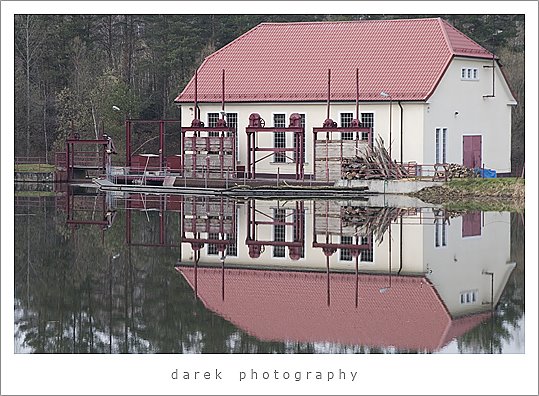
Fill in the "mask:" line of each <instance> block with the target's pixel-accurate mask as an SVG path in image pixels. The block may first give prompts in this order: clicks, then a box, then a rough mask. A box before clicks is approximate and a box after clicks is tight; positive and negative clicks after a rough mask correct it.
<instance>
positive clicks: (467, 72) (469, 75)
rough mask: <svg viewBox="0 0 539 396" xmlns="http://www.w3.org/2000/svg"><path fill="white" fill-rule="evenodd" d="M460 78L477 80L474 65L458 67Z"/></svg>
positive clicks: (477, 75)
mask: <svg viewBox="0 0 539 396" xmlns="http://www.w3.org/2000/svg"><path fill="white" fill-rule="evenodd" d="M460 79H461V80H479V72H478V70H477V68H474V67H463V68H461V69H460Z"/></svg>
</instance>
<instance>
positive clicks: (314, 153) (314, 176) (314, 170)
mask: <svg viewBox="0 0 539 396" xmlns="http://www.w3.org/2000/svg"><path fill="white" fill-rule="evenodd" d="M316 137H317V134H316V132H315V131H313V165H312V166H313V177H312V178H313V179H315V180H316V142H317V140H316Z"/></svg>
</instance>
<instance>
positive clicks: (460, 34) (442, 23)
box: [438, 18, 496, 56]
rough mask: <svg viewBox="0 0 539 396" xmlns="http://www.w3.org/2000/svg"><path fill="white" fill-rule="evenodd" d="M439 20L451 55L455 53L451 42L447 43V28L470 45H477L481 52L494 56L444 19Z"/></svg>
mask: <svg viewBox="0 0 539 396" xmlns="http://www.w3.org/2000/svg"><path fill="white" fill-rule="evenodd" d="M438 19H440V24H441V28H442V31H443V34H444V37H446V38H447V40H448V45H449V50H450V51H451V52H452V54H453V55H456V54H455V52H457V51H455V49H454V48H453V45H452V44H451V41H449V36H448V32H447V30H446V28H447V27H449V28H451V29H452V30H453V31H455V32H456V33H457V34H458V35H459V36H462V37H464V38H465V39H466V40H468V41H471V42H472V43H474V44H475V45H477V46H478V47H479V48H481V49H482V50H483V51H485V52H487V53H489V54H490V55H494V56H496V55H495V54H493V53H492V52H490V51H489V50H487V49H486V48H485V47H483V46H482V45H481V44H479V43H478V42H477V41H475V40H473V39H472V38H470V37H468V36H467V35H465V34H464V33H463V32H461V31H460V30H459V29H457V28H456V27H454V26H453V25H451V24H450V23H449V22H447V21H446V20H445V19H442V18H438Z"/></svg>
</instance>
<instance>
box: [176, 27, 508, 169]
mask: <svg viewBox="0 0 539 396" xmlns="http://www.w3.org/2000/svg"><path fill="white" fill-rule="evenodd" d="M223 70H224V71H225V72H226V80H225V90H224V91H225V94H224V100H225V103H226V109H225V112H226V114H227V121H228V125H229V126H233V127H235V128H236V129H237V139H238V144H237V146H238V147H237V155H236V161H237V165H238V167H242V166H246V165H247V158H248V150H249V147H248V143H247V134H246V129H245V128H246V127H247V126H248V125H249V116H250V115H251V114H253V113H258V114H259V115H260V116H261V117H262V118H263V119H264V120H265V125H266V127H268V126H271V127H286V126H288V122H289V117H290V115H291V114H293V113H298V114H299V115H300V116H301V125H302V126H304V128H305V144H304V147H305V148H304V155H305V164H304V166H305V168H304V172H305V175H306V176H307V177H308V176H309V175H313V173H315V164H314V162H315V159H314V157H315V156H316V154H315V149H314V148H313V147H314V142H313V128H317V127H322V125H323V124H324V121H325V120H326V118H328V117H327V114H328V112H329V118H331V119H332V120H334V121H335V122H336V124H337V126H338V127H348V126H350V124H351V122H352V120H353V119H355V118H356V111H357V113H359V114H360V115H359V118H360V121H361V123H362V126H364V127H370V128H372V129H373V135H374V136H375V137H376V136H380V137H381V138H382V139H383V141H384V144H385V146H386V148H387V149H388V151H389V152H390V153H391V156H392V158H393V159H395V160H396V161H402V162H404V163H407V162H410V161H415V162H417V163H418V164H435V163H459V164H464V165H466V166H468V167H481V166H484V167H486V168H489V169H494V170H496V171H497V172H498V173H509V172H510V171H511V162H510V157H511V153H510V148H511V107H512V106H514V105H516V101H515V98H514V96H513V95H512V93H511V90H510V88H509V86H508V84H507V80H506V78H505V77H504V75H503V71H502V68H501V64H500V63H499V60H498V58H497V57H496V56H495V55H494V54H492V53H490V52H489V51H487V50H486V49H484V48H483V47H481V46H480V45H479V44H477V43H475V42H474V41H473V40H471V39H470V38H468V37H467V36H465V35H464V34H463V33H461V32H459V31H458V30H457V29H455V28H454V27H453V26H451V25H450V24H449V23H448V22H446V21H444V20H442V19H440V18H426V19H404V20H364V21H352V22H312V23H311V22H302V23H262V24H260V25H258V26H256V27H255V28H253V29H252V30H250V31H248V32H247V33H245V34H243V35H242V36H240V37H238V38H237V39H236V40H234V41H232V42H231V43H229V44H228V45H226V46H224V47H223V48H221V49H219V50H218V51H216V52H214V53H213V54H211V55H210V56H208V57H207V58H206V59H205V60H204V62H203V63H202V65H201V66H200V68H199V69H198V71H197V90H196V95H197V101H198V102H197V103H198V108H199V109H200V113H199V118H200V120H201V121H203V122H204V123H205V125H206V126H215V125H216V124H217V121H218V119H219V118H220V112H221V110H222V103H221V102H222V99H223V93H222V91H223V89H222V75H223ZM328 70H330V71H331V80H330V84H328ZM356 71H357V72H358V75H359V84H358V87H357V86H356ZM328 85H329V98H330V100H329V101H328ZM356 88H358V89H356ZM357 91H359V95H358V92H357ZM194 100H195V78H194V77H193V79H191V81H190V82H189V83H188V84H187V86H186V87H185V89H184V90H183V91H182V92H181V93H180V94H179V96H178V97H177V98H176V99H175V101H176V102H177V103H178V104H180V106H181V119H182V125H183V126H189V125H190V123H191V120H192V119H193V118H195V117H194V116H195V112H194V110H193V109H194ZM356 100H357V105H358V109H357V108H356ZM328 102H329V106H328ZM328 107H329V108H328ZM339 135H340V136H337V137H332V138H337V139H342V140H343V141H348V140H356V139H359V140H361V139H365V140H366V136H357V135H354V134H350V133H348V132H343V133H341V134H339ZM256 139H257V140H256V142H255V145H256V146H257V147H273V148H275V147H277V148H279V147H281V148H284V147H292V146H294V144H296V143H295V140H294V139H293V137H292V134H285V133H283V132H275V133H271V134H259V135H258V136H257V138H256ZM262 157H263V154H259V155H258V157H256V161H257V162H259V163H258V164H257V169H258V171H259V172H260V173H262V174H269V175H275V174H277V173H278V172H279V173H280V174H281V175H286V174H288V175H292V174H294V173H295V172H296V168H295V164H294V162H295V159H294V158H293V156H291V155H289V154H287V153H284V154H283V153H279V152H277V153H274V154H272V155H269V156H267V158H266V159H265V160H262Z"/></svg>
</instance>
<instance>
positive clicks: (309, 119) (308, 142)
mask: <svg viewBox="0 0 539 396" xmlns="http://www.w3.org/2000/svg"><path fill="white" fill-rule="evenodd" d="M389 105H390V103H389V102H377V103H360V112H362V113H374V134H375V136H377V135H380V136H381V137H382V139H383V140H384V142H385V144H386V147H389V146H388V144H389ZM199 107H200V118H201V120H202V121H203V122H204V123H205V125H206V126H207V125H208V124H207V122H208V118H207V114H208V113H218V112H220V111H221V104H220V103H200V104H199ZM392 107H393V112H392V125H391V131H392V140H393V147H392V150H394V152H392V155H393V158H395V159H397V160H400V136H399V133H400V108H399V106H398V103H397V102H393V103H392ZM423 107H424V105H423V104H411V103H403V108H404V124H405V127H406V130H405V137H404V142H405V143H404V145H405V146H404V152H405V160H416V159H415V156H416V155H418V154H420V153H421V150H420V148H421V141H420V139H419V136H420V135H418V133H419V131H421V130H422V123H423V112H422V109H423ZM192 108H193V104H191V103H184V104H182V106H181V114H182V115H181V116H182V126H184V127H186V126H190V125H191V121H192V119H193V110H192ZM190 109H191V110H190ZM225 111H226V112H227V113H237V114H238V139H239V151H238V165H246V160H247V135H246V133H245V128H246V127H247V126H248V125H249V115H251V114H252V113H258V114H260V116H261V117H262V118H263V119H264V120H265V122H266V126H273V114H276V113H279V114H285V115H286V125H287V126H288V124H289V121H290V115H291V114H292V113H300V114H305V156H306V163H305V174H312V173H313V133H312V130H313V128H314V127H321V126H322V124H323V123H324V120H325V119H326V117H327V107H326V103H325V102H319V103H227V104H226V107H225ZM345 112H346V113H353V114H354V117H355V112H356V106H355V102H347V103H331V105H330V118H331V119H333V121H335V122H337V125H339V126H340V114H341V113H345ZM409 134H413V137H412V138H408V135H409ZM416 136H417V137H416ZM320 138H322V137H320ZM334 138H337V136H336V135H334ZM292 139H293V135H292V134H288V136H287V146H288V147H293V140H292ZM257 144H258V146H259V147H273V134H272V133H259V134H258V140H257ZM265 154H267V153H264V154H263V153H259V154H258V156H257V158H261V157H263V156H264V155H265ZM289 155H290V156H291V153H289ZM416 161H417V160H416ZM417 162H419V161H417ZM277 168H279V172H280V173H281V174H285V173H286V174H294V173H295V164H294V163H288V164H283V163H274V162H273V160H272V159H270V158H268V159H267V160H264V161H261V162H260V163H257V165H256V171H257V173H271V174H277Z"/></svg>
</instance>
